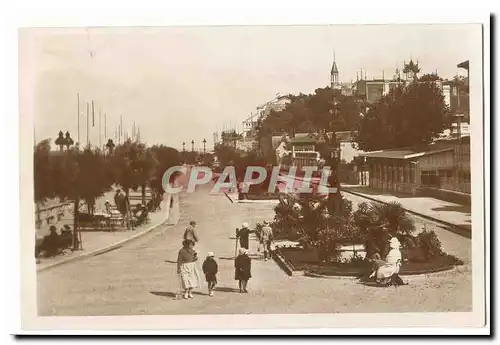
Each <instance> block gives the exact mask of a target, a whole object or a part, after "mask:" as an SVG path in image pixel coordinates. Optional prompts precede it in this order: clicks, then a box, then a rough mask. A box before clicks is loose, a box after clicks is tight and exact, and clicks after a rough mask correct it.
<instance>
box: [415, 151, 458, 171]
mask: <svg viewBox="0 0 500 345" xmlns="http://www.w3.org/2000/svg"><path fill="white" fill-rule="evenodd" d="M418 164H419V166H420V170H422V171H429V170H450V169H453V167H454V157H453V150H449V151H445V152H440V153H435V154H431V155H426V156H423V157H420V158H419V160H418Z"/></svg>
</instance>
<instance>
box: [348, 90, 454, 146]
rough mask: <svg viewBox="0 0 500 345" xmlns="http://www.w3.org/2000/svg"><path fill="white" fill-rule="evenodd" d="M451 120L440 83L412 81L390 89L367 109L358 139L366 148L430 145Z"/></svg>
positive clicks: (359, 144)
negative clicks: (406, 84)
mask: <svg viewBox="0 0 500 345" xmlns="http://www.w3.org/2000/svg"><path fill="white" fill-rule="evenodd" d="M450 123H451V116H450V113H449V109H448V107H447V106H446V104H445V103H444V96H443V95H442V93H441V90H440V88H439V86H438V85H436V84H435V83H421V82H412V83H410V84H409V85H408V86H407V87H398V88H395V89H393V90H391V91H390V92H389V94H388V95H386V96H384V97H382V99H380V101H379V102H377V103H376V104H375V105H374V106H373V107H372V108H371V109H370V110H369V111H368V113H367V114H366V116H365V117H363V118H362V119H361V121H360V126H359V131H358V132H357V134H356V136H355V141H356V142H357V145H358V147H359V149H361V150H364V151H375V150H383V149H389V148H398V147H409V146H416V145H427V144H429V143H430V142H431V141H432V139H433V138H435V137H436V136H438V135H439V133H441V132H442V131H443V130H444V129H446V128H448V127H449V125H450Z"/></svg>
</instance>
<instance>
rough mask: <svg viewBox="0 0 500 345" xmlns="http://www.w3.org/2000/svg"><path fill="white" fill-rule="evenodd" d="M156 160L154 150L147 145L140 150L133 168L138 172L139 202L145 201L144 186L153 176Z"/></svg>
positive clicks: (143, 202)
mask: <svg viewBox="0 0 500 345" xmlns="http://www.w3.org/2000/svg"><path fill="white" fill-rule="evenodd" d="M157 167H158V160H157V158H156V155H155V154H154V152H153V151H152V150H151V149H150V148H147V147H145V146H144V147H143V149H141V150H140V154H139V156H138V159H137V162H136V165H135V169H136V171H137V173H138V182H139V184H138V186H140V187H141V202H142V204H145V203H146V186H147V185H151V181H152V180H153V179H154V177H155V173H156V169H157Z"/></svg>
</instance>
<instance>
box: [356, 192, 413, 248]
mask: <svg viewBox="0 0 500 345" xmlns="http://www.w3.org/2000/svg"><path fill="white" fill-rule="evenodd" d="M353 217H354V222H355V224H356V225H357V227H358V228H360V230H361V231H362V232H363V233H364V237H365V249H366V254H367V256H368V257H369V256H371V255H373V254H375V253H379V254H380V255H381V256H382V257H385V255H387V253H388V252H389V239H390V238H391V237H397V238H398V239H399V241H400V242H401V244H402V245H403V246H405V245H406V244H409V242H410V241H411V240H412V239H413V236H412V235H411V233H412V232H413V231H414V230H415V224H414V222H413V220H412V219H411V218H410V217H409V216H408V214H407V213H406V211H405V209H404V208H403V207H402V206H401V205H400V204H399V203H397V202H390V203H387V204H380V203H371V204H366V203H362V204H359V205H358V209H357V210H356V211H355V212H354V214H353Z"/></svg>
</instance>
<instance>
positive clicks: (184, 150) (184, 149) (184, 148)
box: [182, 141, 186, 152]
mask: <svg viewBox="0 0 500 345" xmlns="http://www.w3.org/2000/svg"><path fill="white" fill-rule="evenodd" d="M182 152H186V142H184V141H183V142H182Z"/></svg>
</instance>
